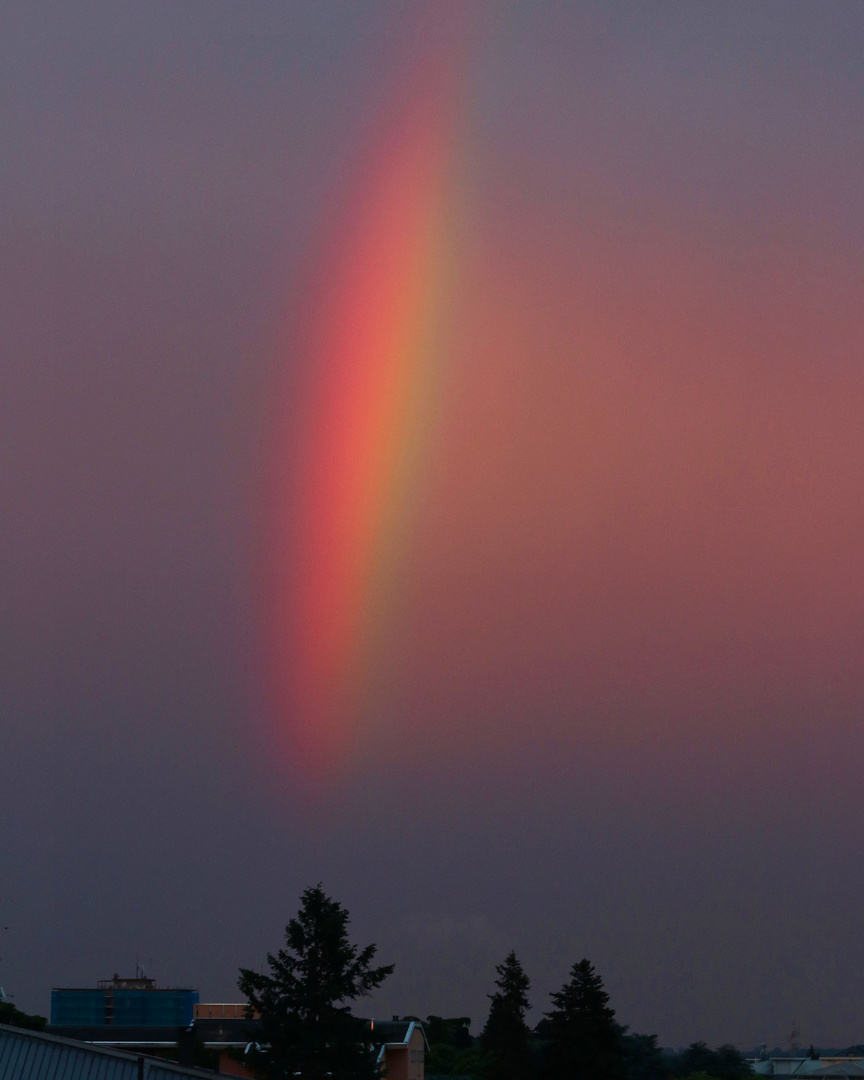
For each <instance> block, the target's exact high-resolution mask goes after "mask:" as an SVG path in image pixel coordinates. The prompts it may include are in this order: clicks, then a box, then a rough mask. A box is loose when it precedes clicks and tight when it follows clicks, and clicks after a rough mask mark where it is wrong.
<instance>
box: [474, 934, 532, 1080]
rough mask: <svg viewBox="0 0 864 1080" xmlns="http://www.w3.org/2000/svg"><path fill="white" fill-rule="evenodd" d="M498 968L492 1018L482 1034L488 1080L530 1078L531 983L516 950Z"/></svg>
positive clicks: (491, 995) (485, 1073)
mask: <svg viewBox="0 0 864 1080" xmlns="http://www.w3.org/2000/svg"><path fill="white" fill-rule="evenodd" d="M495 970H496V971H497V972H498V978H497V979H496V980H495V985H496V986H497V987H498V990H497V991H496V993H494V994H490V995H489V1000H490V1002H491V1005H490V1006H489V1017H488V1019H487V1020H486V1026H485V1027H484V1028H483V1031H482V1032H481V1034H480V1045H481V1047H482V1048H483V1051H484V1054H485V1067H484V1076H485V1077H486V1080H529V1078H530V1077H531V1076H532V1075H533V1073H534V1060H533V1058H532V1056H531V1049H530V1046H529V1042H530V1039H531V1029H530V1028H529V1027H528V1025H527V1024H526V1023H525V1013H526V1011H527V1010H528V1009H530V1008H531V1004H530V1002H529V1001H528V991H529V989H530V987H531V983H530V982H529V980H528V976H527V975H526V974H525V972H524V971H523V970H522V965H521V964H520V963H519V961H518V960H517V959H516V953H515V952H509V953H508V954H507V956H506V958H505V960H504V963H503V964H499V965H498V966H497V967H496V968H495Z"/></svg>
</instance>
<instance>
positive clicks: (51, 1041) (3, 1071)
mask: <svg viewBox="0 0 864 1080" xmlns="http://www.w3.org/2000/svg"><path fill="white" fill-rule="evenodd" d="M142 1073H143V1080H181V1078H187V1080H189V1078H193V1077H194V1078H196V1080H204V1078H210V1080H212V1077H213V1076H214V1075H215V1074H214V1073H212V1072H208V1071H207V1070H206V1069H186V1068H183V1067H182V1066H180V1065H175V1064H173V1062H170V1061H159V1060H155V1061H154V1060H153V1059H152V1058H145V1057H139V1056H138V1055H136V1054H127V1053H124V1052H123V1051H122V1050H110V1049H108V1048H107V1047H103V1046H91V1045H88V1044H87V1043H82V1042H75V1041H74V1040H73V1039H64V1038H61V1037H60V1036H59V1035H48V1034H46V1033H45V1032H43V1031H25V1030H24V1029H23V1028H14V1027H7V1026H6V1025H5V1024H0V1080H141V1077H142Z"/></svg>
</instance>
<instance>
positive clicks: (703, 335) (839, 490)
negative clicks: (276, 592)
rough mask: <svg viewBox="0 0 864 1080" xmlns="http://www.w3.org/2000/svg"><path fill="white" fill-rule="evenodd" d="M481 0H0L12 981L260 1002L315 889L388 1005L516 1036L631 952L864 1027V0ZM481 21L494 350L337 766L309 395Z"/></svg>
mask: <svg viewBox="0 0 864 1080" xmlns="http://www.w3.org/2000/svg"><path fill="white" fill-rule="evenodd" d="M468 8H469V14H470V17H469V18H465V17H464V9H463V8H461V7H458V8H457V7H456V6H453V5H448V4H437V3H436V4H431V5H430V4H426V3H424V4H420V3H404V2H402V3H397V2H395V0H394V2H390V3H388V2H380V0H375V2H373V0H369V2H366V3H348V2H341V0H328V2H327V3H313V2H308V3H299V2H285V0H279V2H271V0H254V2H246V3H241V2H238V0H233V2H227V0H172V2H163V0H147V2H146V3H145V2H143V0H141V2H137V3H132V2H129V0H110V2H108V0H89V2H86V3H80V4H75V5H70V4H68V3H60V2H59V0H52V2H49V0H28V2H27V3H24V2H17V0H7V2H3V3H0V132H2V136H0V230H2V232H0V239H2V243H0V433H2V435H0V506H2V520H3V526H2V531H0V567H2V581H3V588H2V591H0V601H2V605H3V618H2V622H0V627H2V643H3V644H2V652H0V725H2V728H0V735H2V738H0V925H8V927H9V929H8V931H7V932H5V933H3V934H2V936H0V958H2V959H0V982H2V983H3V984H4V985H5V986H6V988H7V990H9V991H11V992H13V993H15V995H16V1001H17V1004H19V1006H20V1007H23V1008H25V1009H29V1010H33V1011H42V1012H44V1011H46V1010H47V1008H48V997H49V991H50V988H51V986H52V985H84V986H86V985H91V984H94V983H95V981H96V980H97V979H99V978H104V977H107V976H109V975H110V974H111V973H112V972H113V971H120V972H124V971H129V970H131V968H132V966H133V964H134V962H135V957H136V955H138V956H140V957H141V959H142V960H143V961H144V963H145V964H148V965H149V963H150V961H151V958H152V973H153V974H154V975H155V976H156V978H157V979H158V980H159V981H160V982H161V983H163V984H178V983H184V984H192V985H195V986H197V987H198V988H199V989H200V992H201V995H202V1000H232V999H233V998H235V997H236V987H235V980H236V971H237V968H238V967H239V966H240V965H241V964H242V965H248V966H257V965H259V964H260V963H262V962H263V958H264V955H265V953H266V951H267V950H268V949H273V948H275V947H277V946H278V945H279V944H280V940H281V931H282V927H283V926H284V924H285V922H286V921H287V919H288V918H289V917H290V915H291V914H292V913H293V912H294V911H295V910H296V906H297V901H298V897H299V894H300V892H301V891H302V889H303V888H304V887H306V886H307V885H309V884H312V883H314V882H317V881H318V880H321V881H322V882H323V884H324V887H325V888H326V889H327V890H328V891H329V892H331V893H332V894H333V895H335V896H336V897H337V898H338V899H340V900H341V901H342V902H344V903H345V904H346V905H347V907H348V908H349V910H350V911H351V913H352V916H353V920H354V922H353V926H354V929H355V931H356V935H357V938H358V939H359V940H360V941H361V942H362V943H365V942H366V941H368V940H375V941H377V942H378V944H379V946H380V956H381V959H382V961H384V962H389V961H394V960H395V961H396V963H397V971H396V974H395V975H394V977H393V979H392V980H391V981H390V983H389V984H387V986H386V987H385V988H384V989H383V990H382V991H381V992H380V993H379V994H378V995H377V997H376V998H375V999H374V1000H373V1001H372V1002H370V1003H369V1004H368V1010H367V1011H368V1012H370V1013H373V1014H374V1013H377V1014H381V1015H389V1014H390V1013H393V1012H399V1013H415V1014H421V1015H426V1014H427V1013H431V1012H436V1013H444V1014H448V1015H461V1014H469V1015H471V1016H472V1017H473V1018H474V1024H475V1030H476V1029H477V1028H478V1026H479V1025H480V1024H482V1021H483V1019H484V1018H485V1005H486V998H485V994H487V993H488V992H489V991H490V989H491V982H492V979H493V977H494V965H495V964H496V963H500V961H501V959H502V958H503V956H504V954H505V953H506V952H507V951H509V950H510V949H511V948H514V949H515V950H516V952H517V954H518V955H519V956H520V958H521V959H522V960H523V962H524V965H525V967H526V970H527V971H528V973H529V975H530V976H531V978H532V980H533V987H534V989H533V995H532V996H533V1001H534V1002H535V1005H536V1006H537V1008H535V1015H536V1016H538V1017H539V1014H540V1012H541V1011H542V1009H543V1008H544V1007H545V1005H546V1003H547V1002H548V997H547V994H548V993H549V991H551V990H554V989H557V988H558V987H559V986H560V984H561V982H562V981H563V980H564V978H565V976H566V973H567V969H568V968H569V966H570V965H571V964H572V963H573V962H574V961H575V960H577V959H580V958H581V957H582V956H588V957H589V958H590V959H591V960H592V961H593V962H594V963H595V965H596V966H597V968H598V970H599V971H600V973H601V974H602V975H603V977H604V979H605V980H606V983H607V987H608V989H609V991H610V993H611V996H612V1004H613V1005H614V1006H615V1007H616V1009H617V1011H618V1016H619V1019H620V1020H621V1021H622V1022H623V1023H627V1024H630V1025H631V1026H632V1027H634V1028H635V1029H636V1030H639V1031H645V1032H657V1033H658V1034H659V1035H660V1038H661V1041H662V1042H663V1043H665V1044H669V1045H680V1044H683V1043H685V1042H688V1041H691V1040H693V1039H697V1038H704V1039H707V1040H708V1041H709V1042H712V1043H718V1042H721V1041H727V1040H729V1041H734V1042H736V1043H738V1044H739V1045H744V1046H752V1045H755V1044H757V1043H759V1042H762V1041H767V1042H768V1043H769V1044H772V1045H773V1044H775V1043H779V1042H782V1041H783V1040H784V1038H785V1034H786V1033H787V1032H788V1031H789V1030H790V1028H791V1025H792V1021H793V1018H795V1019H797V1020H798V1022H799V1024H800V1026H801V1028H802V1031H803V1038H804V1039H805V1040H806V1041H807V1042H811V1041H812V1042H815V1043H817V1044H822V1045H843V1044H850V1043H853V1042H860V1041H862V1040H864V1020H862V1015H864V1012H862V1005H864V992H862V991H861V990H859V989H858V983H859V980H858V977H857V976H858V972H859V971H860V969H861V966H862V963H864V944H862V942H864V935H862V933H861V925H860V894H861V889H862V886H864V866H862V858H861V841H862V821H861V817H862V810H861V800H860V798H859V795H858V792H859V788H860V773H861V760H862V759H861V751H862V731H861V728H862V705H864V682H862V674H861V673H862V671H864V667H862V660H864V655H862V641H861V628H862V616H864V575H862V571H861V565H862V558H861V556H862V539H864V499H862V495H861V489H862V468H864V434H862V432H864V425H862V422H861V417H862V412H861V408H862V406H864V367H862V352H861V349H862V344H861V343H862V329H864V326H862V314H861V308H862V304H861V295H862V293H861V285H862V283H864V272H862V271H864V266H862V258H861V256H862V239H864V237H862V227H861V222H862V219H861V213H860V208H861V206H862V204H864V171H862V165H864V153H862V146H864V144H862V140H861V116H862V90H864V69H862V60H861V57H862V49H864V6H862V4H861V3H860V2H858V0H833V2H832V3H821V4H814V3H810V2H793V0H789V2H786V3H783V4H780V3H776V2H767V0H745V2H736V0H722V2H721V0H715V2H700V0H688V2H676V0H662V2H661V0H658V2H656V3H655V2H643V3H613V2H609V0H603V2H602V3H601V2H596V3H588V2H576V0H574V2H572V3H568V4H565V3H556V4H551V3H550V4H542V5H539V4H537V5H535V4H527V3H521V4H519V3H503V2H502V3H494V4H488V5H487V4H480V3H477V4H471V5H468ZM457 12H458V13H459V17H458V18H457ZM463 39H464V40H463ZM448 50H452V51H453V52H454V53H458V54H459V56H460V61H459V62H460V64H461V65H462V75H461V79H462V84H463V85H462V89H461V91H460V94H461V99H460V103H459V105H458V112H459V124H458V127H459V136H458V140H457V141H458V148H454V149H453V157H452V162H451V165H450V169H451V172H452V174H453V178H454V179H453V182H454V185H455V186H456V187H458V188H459V190H460V193H461V194H460V198H461V203H460V211H459V214H460V216H459V218H458V220H459V223H460V224H459V228H458V230H454V231H458V233H459V244H460V246H459V251H460V253H461V254H460V255H459V256H458V257H459V258H460V259H462V260H464V266H463V268H462V269H461V270H460V274H461V277H460V283H461V285H462V286H463V287H462V288H461V295H460V303H461V309H460V310H461V311H462V314H461V316H460V318H461V322H460V326H461V327H462V329H461V331H460V333H461V336H459V335H457V337H456V339H455V340H456V344H455V345H454V346H453V348H452V355H451V356H450V357H449V359H448V365H449V366H448V375H447V378H446V380H445V381H446V387H445V389H444V390H442V392H441V396H442V402H443V404H441V406H440V413H439V415H438V418H437V420H436V425H437V426H436V430H435V433H434V436H433V438H432V445H433V448H434V452H433V451H431V450H430V452H429V460H428V461H427V463H426V468H425V472H424V479H423V483H422V485H421V488H422V490H421V492H420V494H419V495H418V496H417V498H416V501H415V504H414V505H415V512H414V517H413V519H412V520H411V521H409V522H406V523H404V532H405V535H406V536H407V537H408V541H409V543H408V547H409V554H408V556H406V558H405V561H404V566H403V567H402V570H401V571H400V572H401V573H402V575H403V576H402V578H401V579H400V582H401V584H400V588H399V593H400V597H401V599H400V606H399V612H398V614H393V615H392V618H390V620H389V622H390V626H391V630H390V633H391V637H390V643H389V645H388V648H387V650H386V651H385V653H384V655H382V656H379V657H378V658H377V659H376V660H375V661H374V662H373V663H372V665H371V666H372V667H374V669H375V679H376V680H377V681H376V691H375V693H376V696H375V701H376V703H377V705H376V707H377V708H378V710H379V712H378V713H376V715H375V717H373V718H371V719H370V718H369V717H368V716H367V717H366V718H365V719H364V720H363V721H362V723H359V727H358V730H361V731H363V732H364V733H367V734H368V739H367V740H366V741H365V745H366V750H365V751H364V752H363V754H360V756H359V757H357V758H356V760H355V765H354V767H353V768H350V769H347V770H342V771H341V772H339V774H338V775H334V777H333V778H332V779H331V781H330V782H329V786H326V789H325V790H322V787H321V782H320V781H315V780H310V779H309V778H308V777H306V776H304V775H303V771H302V769H301V768H300V767H299V766H297V765H296V764H292V762H291V761H290V760H284V756H285V755H284V753H281V751H280V748H281V749H282V750H284V745H283V744H282V743H280V742H279V740H278V739H277V738H275V737H274V735H273V729H274V725H275V726H276V727H278V725H279V723H280V722H281V721H280V718H279V717H278V716H277V717H275V718H274V716H273V715H272V714H273V708H272V702H271V699H270V697H269V696H268V689H267V686H266V685H265V682H266V677H267V672H268V670H269V667H268V665H269V661H268V659H267V655H266V654H267V644H266V639H267V635H268V629H267V626H266V625H265V624H266V619H265V618H263V617H262V611H263V610H264V609H265V608H266V606H267V605H266V602H264V601H262V595H261V594H262V592H266V590H267V580H268V579H267V571H266V569H262V567H263V566H264V564H265V563H266V559H265V557H264V556H263V555H262V551H264V550H265V549H266V548H267V543H266V539H267V538H266V537H263V536H262V532H264V531H265V530H266V528H267V525H266V523H267V522H268V521H272V514H271V512H270V509H269V508H271V507H272V504H273V503H274V501H276V502H278V501H279V496H278V495H277V494H274V493H273V492H272V491H271V490H269V487H270V485H271V483H272V480H271V479H270V478H272V477H273V476H274V475H278V474H279V469H278V468H275V467H274V464H273V455H274V453H275V452H276V450H275V449H274V447H278V446H285V445H291V439H290V437H286V439H285V440H284V441H283V442H280V439H279V437H274V431H273V427H274V417H276V418H279V417H282V418H283V419H282V421H281V422H284V423H286V424H290V423H291V417H292V415H293V414H292V410H291V407H287V408H286V407H284V406H280V407H279V408H274V405H273V402H274V399H275V398H278V397H279V395H284V394H285V393H289V394H290V393H291V392H296V393H299V392H300V391H299V389H298V387H300V386H301V385H303V382H302V376H303V374H304V372H303V370H302V369H303V366H304V364H307V363H308V355H307V353H306V352H305V351H304V348H303V347H302V344H301V337H302V335H301V331H300V329H299V328H300V327H301V326H302V324H303V318H304V311H303V305H304V303H305V301H306V298H308V289H309V281H310V280H312V279H313V278H314V279H315V280H317V278H315V275H322V274H323V275H324V276H325V277H326V270H327V261H326V260H327V257H328V256H327V254H326V253H327V252H328V251H330V250H331V247H335V248H337V249H338V241H339V236H338V225H339V222H340V221H342V219H343V218H342V217H341V216H340V215H343V216H344V210H345V206H346V205H349V206H350V205H351V198H350V197H349V195H348V194H346V193H350V192H351V190H352V185H353V184H354V183H355V180H354V178H355V177H356V176H358V175H361V173H362V168H361V166H360V165H359V164H358V163H362V162H364V161H365V159H366V156H368V154H369V153H370V151H369V147H370V146H372V145H374V144H375V139H376V138H377V137H378V133H379V131H380V128H381V126H382V124H383V123H384V120H383V119H382V118H384V117H386V116H388V115H389V114H390V113H391V112H392V111H393V109H394V107H395V106H396V105H398V103H399V99H400V95H402V94H403V93H407V91H406V89H405V88H406V87H410V85H411V79H412V73H413V72H414V71H415V70H417V69H419V68H421V67H422V65H423V63H424V62H425V61H426V59H427V57H428V55H430V54H438V53H441V52H442V51H444V52H447V51H448ZM334 233H335V236H334ZM322 266H323V270H322ZM286 388H288V389H287V390H286ZM291 388H294V389H293V391H292V390H291ZM277 436H278V433H277ZM289 468H290V463H289ZM385 621H387V620H385ZM397 623H398V627H399V630H398V631H394V630H393V627H394V626H396V625H397ZM282 720H284V721H285V722H286V723H288V724H289V725H290V718H288V719H287V720H285V718H282ZM364 754H365V756H364ZM357 762H359V764H357ZM362 1008H364V1009H366V1006H362Z"/></svg>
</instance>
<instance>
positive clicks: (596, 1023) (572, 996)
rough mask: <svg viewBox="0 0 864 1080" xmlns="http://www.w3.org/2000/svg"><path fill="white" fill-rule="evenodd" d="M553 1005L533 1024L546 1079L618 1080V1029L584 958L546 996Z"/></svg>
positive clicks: (598, 981)
mask: <svg viewBox="0 0 864 1080" xmlns="http://www.w3.org/2000/svg"><path fill="white" fill-rule="evenodd" d="M550 996H551V998H552V1004H553V1006H554V1008H553V1009H551V1010H550V1011H549V1012H548V1013H546V1014H545V1018H544V1019H543V1020H542V1021H541V1023H540V1024H539V1025H538V1033H539V1034H540V1035H541V1036H542V1037H543V1038H544V1039H545V1040H547V1045H546V1051H545V1059H544V1065H545V1068H544V1077H545V1078H547V1080H583V1078H584V1080H623V1078H624V1075H625V1067H624V1050H623V1042H622V1032H623V1029H622V1028H621V1026H620V1025H619V1024H617V1023H616V1022H615V1010H614V1009H611V1008H610V1007H609V995H608V994H607V993H606V991H605V990H604V989H603V980H602V979H601V978H600V976H599V975H598V974H597V973H596V972H595V970H594V968H593V966H592V964H591V963H590V962H589V961H588V960H580V961H579V963H578V964H574V965H573V967H572V969H571V971H570V981H569V982H567V983H565V984H564V986H562V987H561V989H560V990H559V991H558V992H557V993H554V994H552V995H550Z"/></svg>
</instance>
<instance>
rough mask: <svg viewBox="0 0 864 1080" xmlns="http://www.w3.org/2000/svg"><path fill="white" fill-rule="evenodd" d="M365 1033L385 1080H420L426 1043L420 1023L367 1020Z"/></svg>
mask: <svg viewBox="0 0 864 1080" xmlns="http://www.w3.org/2000/svg"><path fill="white" fill-rule="evenodd" d="M368 1030H369V1041H370V1042H372V1043H373V1044H374V1045H375V1046H378V1047H379V1051H378V1064H379V1066H380V1067H381V1071H382V1072H383V1073H384V1075H385V1076H386V1077H387V1080H423V1078H424V1075H425V1067H426V1052H427V1051H428V1049H429V1043H428V1042H427V1040H426V1032H425V1031H424V1030H423V1025H422V1024H421V1023H420V1022H419V1021H417V1020H399V1019H397V1018H395V1017H394V1019H393V1020H370V1021H369V1029H368Z"/></svg>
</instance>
